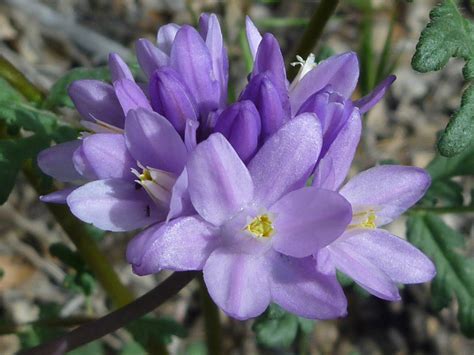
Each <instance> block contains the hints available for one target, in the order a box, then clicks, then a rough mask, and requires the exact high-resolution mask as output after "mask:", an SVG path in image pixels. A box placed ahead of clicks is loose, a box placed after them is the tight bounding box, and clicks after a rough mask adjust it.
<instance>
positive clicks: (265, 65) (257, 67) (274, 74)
mask: <svg viewBox="0 0 474 355" xmlns="http://www.w3.org/2000/svg"><path fill="white" fill-rule="evenodd" d="M265 72H266V73H267V74H268V75H270V78H271V79H272V81H273V83H274V84H275V85H276V86H278V87H279V88H282V89H283V88H286V72H285V61H284V60H283V55H282V54H281V49H280V45H279V44H278V41H277V39H276V38H275V37H274V36H273V35H272V34H270V33H265V34H264V35H263V38H262V40H261V42H260V44H259V46H258V50H257V54H256V57H255V63H254V67H253V71H252V76H256V75H257V74H260V73H265Z"/></svg>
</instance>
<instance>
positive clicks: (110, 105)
mask: <svg viewBox="0 0 474 355" xmlns="http://www.w3.org/2000/svg"><path fill="white" fill-rule="evenodd" d="M68 93H69V96H70V97H71V99H72V101H73V102H74V105H75V106H76V108H77V111H79V113H80V115H81V116H82V117H84V118H85V119H86V120H89V121H93V122H94V121H95V120H96V119H97V120H100V121H103V122H106V123H108V124H111V125H112V126H115V127H118V128H123V124H124V119H125V116H124V114H123V111H122V107H121V106H120V103H119V101H118V99H117V96H116V95H115V90H114V88H113V86H112V85H109V84H106V83H104V82H102V81H98V80H76V81H74V82H73V83H72V84H71V85H70V86H69V88H68Z"/></svg>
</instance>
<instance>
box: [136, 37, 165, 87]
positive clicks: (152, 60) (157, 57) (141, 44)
mask: <svg viewBox="0 0 474 355" xmlns="http://www.w3.org/2000/svg"><path fill="white" fill-rule="evenodd" d="M135 49H136V52H137V60H138V64H139V65H140V68H142V70H143V72H144V73H145V75H146V76H147V77H148V78H150V77H151V75H152V74H153V72H154V71H155V70H156V69H158V68H160V67H162V66H164V65H168V63H169V61H170V58H169V56H168V55H167V54H166V53H165V52H163V51H162V50H161V49H159V48H157V47H156V46H155V45H154V44H153V43H151V42H150V41H149V40H147V39H145V38H140V39H139V40H138V41H137V42H136V44H135Z"/></svg>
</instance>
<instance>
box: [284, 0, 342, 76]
mask: <svg viewBox="0 0 474 355" xmlns="http://www.w3.org/2000/svg"><path fill="white" fill-rule="evenodd" d="M338 3H339V0H321V3H320V4H319V6H318V8H317V9H316V11H315V12H314V14H313V16H312V17H311V19H310V21H309V23H308V26H307V27H306V30H305V32H304V33H303V36H302V37H301V40H300V42H299V44H298V46H297V47H296V48H297V49H296V51H295V52H294V55H293V56H292V57H290V62H292V61H294V59H295V58H296V56H297V55H300V56H302V57H303V58H306V57H307V56H308V55H309V54H310V53H311V51H312V50H313V48H314V47H315V46H316V44H317V43H318V41H319V39H320V38H321V35H322V33H323V30H324V27H326V24H327V22H328V21H329V19H330V18H331V16H332V14H333V13H334V11H335V10H336V7H337V4H338ZM287 73H288V79H289V80H290V81H291V80H292V79H293V78H294V77H295V76H296V74H297V73H298V68H296V67H293V66H291V65H289V64H288V65H287Z"/></svg>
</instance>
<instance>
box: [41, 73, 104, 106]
mask: <svg viewBox="0 0 474 355" xmlns="http://www.w3.org/2000/svg"><path fill="white" fill-rule="evenodd" d="M80 79H96V80H103V81H109V80H110V74H109V69H108V68H107V67H99V68H94V69H87V68H76V69H72V70H71V71H69V72H68V73H66V74H65V75H64V76H63V77H61V78H60V79H59V80H58V81H57V82H56V83H55V84H54V85H53V87H52V88H51V90H50V92H49V94H48V96H47V97H46V99H45V100H44V102H43V108H46V109H49V110H51V109H53V108H56V107H62V106H65V107H71V108H74V104H73V103H72V100H71V99H70V98H69V95H68V93H67V89H68V87H69V85H71V83H72V82H73V81H76V80H80Z"/></svg>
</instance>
